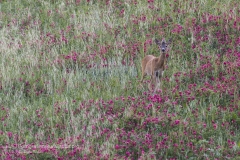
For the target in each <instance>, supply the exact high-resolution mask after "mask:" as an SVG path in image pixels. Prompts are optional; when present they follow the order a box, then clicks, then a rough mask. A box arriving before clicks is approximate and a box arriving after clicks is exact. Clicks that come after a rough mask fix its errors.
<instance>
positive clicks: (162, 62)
mask: <svg viewBox="0 0 240 160" xmlns="http://www.w3.org/2000/svg"><path fill="white" fill-rule="evenodd" d="M165 58H166V53H165V52H163V53H162V54H161V55H160V56H159V57H158V64H160V65H163V64H164V61H165Z"/></svg>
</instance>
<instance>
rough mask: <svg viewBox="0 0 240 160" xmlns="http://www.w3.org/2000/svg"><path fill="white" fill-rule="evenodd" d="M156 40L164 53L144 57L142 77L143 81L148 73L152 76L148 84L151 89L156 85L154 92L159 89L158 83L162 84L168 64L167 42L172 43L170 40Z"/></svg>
mask: <svg viewBox="0 0 240 160" xmlns="http://www.w3.org/2000/svg"><path fill="white" fill-rule="evenodd" d="M155 42H156V43H157V44H158V46H159V48H160V50H161V51H162V53H161V54H160V56H159V57H155V56H153V55H147V56H145V57H144V58H143V59H142V79H141V82H143V79H144V77H145V76H146V75H149V76H151V82H150V84H149V85H148V88H149V90H153V88H152V87H154V92H155V91H156V90H157V88H158V85H159V84H160V81H161V78H162V76H163V73H164V70H165V64H166V52H165V51H166V49H167V44H170V41H169V42H168V43H166V42H165V40H162V42H161V43H160V42H159V41H158V40H155Z"/></svg>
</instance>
